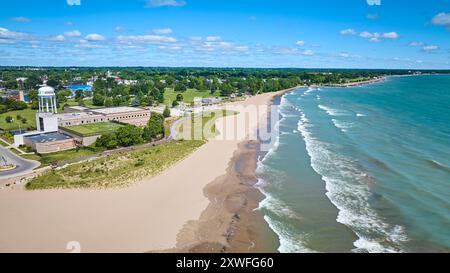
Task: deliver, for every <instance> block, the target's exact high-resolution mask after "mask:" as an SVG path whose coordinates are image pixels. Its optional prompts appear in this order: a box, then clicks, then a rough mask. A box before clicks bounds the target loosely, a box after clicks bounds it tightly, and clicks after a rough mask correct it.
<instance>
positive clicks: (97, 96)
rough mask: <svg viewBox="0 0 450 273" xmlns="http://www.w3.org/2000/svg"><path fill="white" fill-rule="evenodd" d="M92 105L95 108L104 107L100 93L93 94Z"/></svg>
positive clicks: (103, 100)
mask: <svg viewBox="0 0 450 273" xmlns="http://www.w3.org/2000/svg"><path fill="white" fill-rule="evenodd" d="M92 104H94V105H95V106H104V105H105V97H104V96H103V95H102V94H101V93H98V92H95V93H94V97H93V98H92Z"/></svg>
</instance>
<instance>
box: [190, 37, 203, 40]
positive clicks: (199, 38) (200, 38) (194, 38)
mask: <svg viewBox="0 0 450 273" xmlns="http://www.w3.org/2000/svg"><path fill="white" fill-rule="evenodd" d="M189 39H190V40H191V41H201V40H202V39H203V38H202V37H200V36H192V37H190V38H189Z"/></svg>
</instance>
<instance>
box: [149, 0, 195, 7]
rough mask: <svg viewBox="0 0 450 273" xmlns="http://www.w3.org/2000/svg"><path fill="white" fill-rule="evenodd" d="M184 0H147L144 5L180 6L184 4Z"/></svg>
mask: <svg viewBox="0 0 450 273" xmlns="http://www.w3.org/2000/svg"><path fill="white" fill-rule="evenodd" d="M185 5H186V2H185V1H184V0H148V1H147V4H146V7H149V8H159V7H182V6H185Z"/></svg>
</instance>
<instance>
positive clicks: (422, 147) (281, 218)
mask: <svg viewBox="0 0 450 273" xmlns="http://www.w3.org/2000/svg"><path fill="white" fill-rule="evenodd" d="M279 112H280V115H281V117H282V118H281V120H280V122H279V124H278V125H277V126H276V127H277V129H278V131H279V138H278V141H277V145H276V146H275V147H274V148H273V149H272V150H270V151H269V152H268V153H267V154H265V155H264V156H261V158H260V162H259V166H258V175H259V177H260V182H259V183H258V185H259V187H260V188H261V190H262V191H263V192H264V193H265V195H266V199H265V200H264V201H263V202H262V203H261V205H260V206H261V210H262V211H263V213H264V215H265V219H266V221H267V222H268V224H269V226H270V227H271V229H272V230H273V231H274V232H275V233H276V234H277V235H278V237H279V244H278V245H277V246H274V247H275V248H276V249H277V250H278V251H280V252H436V251H437V252H449V251H450V76H448V75H429V76H428V75H424V76H414V77H391V78H388V79H387V80H386V81H384V82H381V83H376V84H371V85H365V86H361V87H352V88H331V87H320V88H309V89H307V88H301V89H298V90H296V91H294V92H292V93H289V94H286V95H284V96H283V97H282V98H281V100H280V107H279Z"/></svg>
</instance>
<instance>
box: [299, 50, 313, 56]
mask: <svg viewBox="0 0 450 273" xmlns="http://www.w3.org/2000/svg"><path fill="white" fill-rule="evenodd" d="M302 55H305V56H313V55H314V51H312V50H311V49H307V50H305V51H303V52H302Z"/></svg>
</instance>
